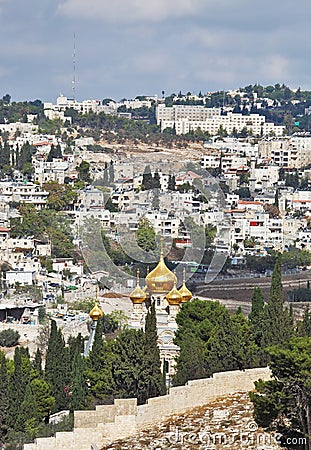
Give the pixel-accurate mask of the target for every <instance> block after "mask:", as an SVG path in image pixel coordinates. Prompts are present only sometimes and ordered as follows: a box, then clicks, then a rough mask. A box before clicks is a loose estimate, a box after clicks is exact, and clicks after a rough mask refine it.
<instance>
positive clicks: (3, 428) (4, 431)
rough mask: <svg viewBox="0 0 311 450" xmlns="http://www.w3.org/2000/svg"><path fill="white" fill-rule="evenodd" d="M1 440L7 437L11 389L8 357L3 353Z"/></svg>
mask: <svg viewBox="0 0 311 450" xmlns="http://www.w3.org/2000/svg"><path fill="white" fill-rule="evenodd" d="M0 383H1V387H0V442H3V440H4V439H5V437H6V435H7V432H8V426H7V414H8V408H9V398H8V389H9V380H8V373H7V366H6V359H5V356H4V354H2V355H1V364H0Z"/></svg>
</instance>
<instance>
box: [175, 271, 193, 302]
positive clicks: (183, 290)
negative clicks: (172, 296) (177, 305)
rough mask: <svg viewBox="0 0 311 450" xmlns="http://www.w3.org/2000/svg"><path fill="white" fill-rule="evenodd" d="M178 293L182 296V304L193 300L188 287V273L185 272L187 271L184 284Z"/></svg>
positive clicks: (184, 274)
mask: <svg viewBox="0 0 311 450" xmlns="http://www.w3.org/2000/svg"><path fill="white" fill-rule="evenodd" d="M178 292H179V293H180V295H181V296H182V300H181V302H182V303H187V302H188V301H189V300H191V299H192V292H190V291H189V289H188V288H187V286H186V271H185V269H184V271H183V284H182V286H181V288H180V289H179V291H178Z"/></svg>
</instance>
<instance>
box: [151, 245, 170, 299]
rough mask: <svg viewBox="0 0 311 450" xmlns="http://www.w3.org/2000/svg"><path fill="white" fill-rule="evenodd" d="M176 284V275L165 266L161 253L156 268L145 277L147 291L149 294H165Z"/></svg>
mask: <svg viewBox="0 0 311 450" xmlns="http://www.w3.org/2000/svg"><path fill="white" fill-rule="evenodd" d="M176 282H177V278H176V275H175V274H174V273H173V272H171V271H170V270H169V268H168V267H167V266H166V264H165V262H164V258H163V254H162V252H161V256H160V261H159V263H158V265H157V267H156V268H155V269H153V270H152V271H151V272H150V273H148V275H147V276H146V285H147V287H148V290H149V291H150V293H151V294H165V293H166V292H169V291H171V290H172V288H173V286H174V283H176Z"/></svg>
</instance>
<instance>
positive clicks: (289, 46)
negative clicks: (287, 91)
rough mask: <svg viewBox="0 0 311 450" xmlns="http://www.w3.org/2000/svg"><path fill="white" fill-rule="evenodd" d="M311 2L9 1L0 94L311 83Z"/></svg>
mask: <svg viewBox="0 0 311 450" xmlns="http://www.w3.org/2000/svg"><path fill="white" fill-rule="evenodd" d="M310 19H311V1H310V0H300V2H297V1H294V0H279V1H276V0H272V1H271V0H269V1H268V0H260V1H259V0H0V25H1V26H0V30H1V31H0V33H1V40H0V85H1V91H0V97H1V96H2V95H4V94H6V93H9V94H10V95H11V96H12V100H16V101H19V100H26V99H27V100H35V99H37V98H39V99H41V100H43V101H54V100H55V99H56V97H57V96H58V95H59V94H60V93H62V94H64V95H66V96H68V97H71V96H72V78H73V46H74V44H73V42H74V38H73V36H74V34H75V36H76V39H75V40H76V98H77V99H78V100H83V99H86V98H96V99H103V98H106V97H110V98H114V99H115V100H118V99H121V98H123V97H126V98H134V97H135V96H136V95H155V94H157V95H161V92H162V90H164V91H165V93H166V94H167V95H169V94H171V93H172V92H179V91H180V90H181V91H182V92H187V91H191V92H194V93H197V92H199V91H200V90H201V91H202V92H207V91H213V90H221V89H232V88H237V87H240V86H245V85H247V84H254V83H261V84H263V85H268V84H275V83H277V82H280V83H283V82H284V83H285V84H288V85H289V86H291V87H292V88H296V87H298V86H300V87H301V88H304V89H311V59H310V53H311V52H310V50H311V39H310V34H311V31H310Z"/></svg>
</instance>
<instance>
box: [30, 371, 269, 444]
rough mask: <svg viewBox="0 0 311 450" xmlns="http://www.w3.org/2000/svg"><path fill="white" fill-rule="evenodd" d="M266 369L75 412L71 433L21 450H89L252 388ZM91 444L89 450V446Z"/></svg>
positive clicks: (264, 376) (224, 374)
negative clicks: (143, 401) (140, 402)
mask: <svg viewBox="0 0 311 450" xmlns="http://www.w3.org/2000/svg"><path fill="white" fill-rule="evenodd" d="M270 377H271V372H270V370H269V368H259V369H247V370H244V371H233V372H221V373H216V374H214V375H213V377H212V378H205V379H202V380H194V381H189V382H188V383H187V384H186V385H185V386H178V387H174V388H171V389H170V393H169V394H168V395H164V396H162V397H156V398H151V399H149V400H148V403H147V404H145V405H140V406H137V400H136V398H135V399H119V400H115V401H114V404H113V405H100V406H97V407H96V409H95V410H94V411H75V413H74V429H73V431H67V432H59V433H56V435H55V437H49V438H39V439H37V440H36V441H35V442H34V443H33V444H25V445H24V450H64V449H66V450H77V449H79V450H91V449H92V448H94V449H96V448H99V449H100V448H101V447H102V446H103V445H105V444H109V443H111V442H114V441H116V440H117V439H123V438H126V437H129V436H132V435H134V434H135V433H136V432H137V431H139V430H140V429H143V428H145V427H147V426H150V425H155V424H157V423H158V422H159V421H162V420H163V419H165V418H168V417H170V416H171V415H176V414H182V413H184V412H187V411H188V410H190V409H192V408H195V407H197V406H203V405H205V404H207V403H209V402H210V401H213V400H215V399H217V398H219V397H224V396H226V395H229V394H233V393H236V392H248V391H251V390H253V389H254V381H256V380H259V379H262V380H269V379H270ZM92 445H93V447H92Z"/></svg>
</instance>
